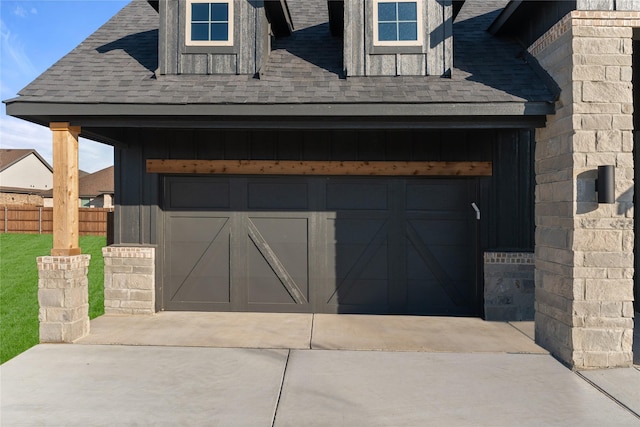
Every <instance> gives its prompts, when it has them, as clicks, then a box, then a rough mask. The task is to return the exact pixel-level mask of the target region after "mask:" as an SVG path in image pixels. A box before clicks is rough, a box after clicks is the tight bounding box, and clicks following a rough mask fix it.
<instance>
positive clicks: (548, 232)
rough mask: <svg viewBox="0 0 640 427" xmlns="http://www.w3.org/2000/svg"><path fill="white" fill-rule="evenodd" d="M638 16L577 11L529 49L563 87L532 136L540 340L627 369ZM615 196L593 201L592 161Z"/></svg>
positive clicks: (567, 358)
mask: <svg viewBox="0 0 640 427" xmlns="http://www.w3.org/2000/svg"><path fill="white" fill-rule="evenodd" d="M638 26H640V12H638V11H632V12H616V11H608V12H606V13H605V12H597V11H574V12H571V13H569V14H568V15H567V16H565V17H564V18H563V19H562V20H561V21H560V22H558V24H556V25H555V26H554V27H553V28H551V29H550V30H549V31H548V32H547V33H546V34H545V35H543V36H542V37H541V38H540V39H539V40H537V41H536V42H535V43H534V44H533V45H532V46H531V47H529V52H530V53H531V54H532V55H534V56H535V57H536V58H537V60H538V62H539V63H540V64H541V65H542V66H543V67H544V68H545V69H546V70H547V72H548V73H549V74H550V75H551V77H552V78H553V79H554V80H555V81H556V82H557V83H558V85H559V86H560V87H561V90H562V91H561V95H560V99H559V100H558V104H557V107H558V114H556V115H555V116H548V118H547V119H548V120H547V127H546V128H544V129H539V130H538V131H537V134H536V140H537V141H536V144H537V145H536V159H535V160H536V183H537V189H536V209H535V211H536V212H535V217H536V218H535V221H536V255H535V266H536V271H535V296H536V303H535V311H536V312H535V321H536V341H537V343H538V344H540V345H542V346H543V347H545V348H546V349H547V350H549V351H551V352H552V353H553V354H554V355H555V356H556V357H558V358H559V359H560V360H562V361H564V362H565V363H566V364H567V365H569V366H571V367H572V368H576V369H592V368H609V367H624V366H630V365H631V363H632V359H633V356H632V339H631V337H632V336H633V310H632V309H631V307H632V302H633V273H634V259H633V240H634V234H633V200H632V196H633V185H634V182H633V176H634V171H633V90H632V84H631V75H632V70H631V64H632V56H631V55H632V49H631V45H632V38H633V27H638ZM605 164H610V165H614V166H615V171H616V172H615V173H616V189H615V192H616V200H615V203H614V204H612V205H603V204H598V203H597V198H596V193H595V185H594V182H595V179H596V175H597V173H596V170H597V167H598V166H601V165H605Z"/></svg>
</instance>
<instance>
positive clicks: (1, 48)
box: [0, 19, 38, 76]
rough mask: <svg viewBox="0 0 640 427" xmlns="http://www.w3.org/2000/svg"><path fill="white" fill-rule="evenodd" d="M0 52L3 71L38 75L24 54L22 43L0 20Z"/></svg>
mask: <svg viewBox="0 0 640 427" xmlns="http://www.w3.org/2000/svg"><path fill="white" fill-rule="evenodd" d="M0 52H2V60H3V62H4V65H3V69H5V70H6V69H11V68H14V69H15V70H16V71H18V72H20V73H22V74H23V75H28V76H36V75H38V71H37V69H36V67H35V66H34V65H33V63H32V62H31V60H30V59H29V57H28V56H27V54H26V53H25V50H24V43H22V41H21V40H20V38H19V37H18V36H17V35H15V34H13V33H12V32H11V29H10V28H9V27H8V26H7V25H6V24H5V23H4V21H3V20H2V19H0ZM7 61H10V62H7Z"/></svg>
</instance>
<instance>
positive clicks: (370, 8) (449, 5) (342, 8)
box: [329, 0, 462, 77]
mask: <svg viewBox="0 0 640 427" xmlns="http://www.w3.org/2000/svg"><path fill="white" fill-rule="evenodd" d="M461 5H462V2H461V1H459V0H456V1H455V11H456V12H457V11H458V10H459V8H460V6H461ZM341 12H342V13H341ZM329 16H330V20H331V29H332V32H333V33H334V35H338V33H339V31H340V27H341V25H340V22H339V20H340V19H341V18H342V19H343V23H342V24H343V25H342V27H343V34H342V35H343V37H344V68H345V73H346V75H347V76H426V75H434V76H445V77H446V76H450V74H451V68H452V66H453V18H454V1H453V0H396V1H390V0H329Z"/></svg>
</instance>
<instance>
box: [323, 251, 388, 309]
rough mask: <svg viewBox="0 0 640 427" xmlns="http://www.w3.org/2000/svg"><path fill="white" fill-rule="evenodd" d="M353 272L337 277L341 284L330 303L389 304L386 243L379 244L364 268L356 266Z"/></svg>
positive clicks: (356, 304) (352, 304) (381, 305)
mask: <svg viewBox="0 0 640 427" xmlns="http://www.w3.org/2000/svg"><path fill="white" fill-rule="evenodd" d="M351 273H352V274H350V275H348V276H347V277H345V278H344V279H342V280H340V279H341V278H337V279H338V283H339V285H338V287H337V289H336V290H335V292H334V293H333V295H332V297H331V299H330V300H329V301H328V302H329V304H333V305H338V306H340V305H345V304H346V305H350V306H354V305H355V306H378V307H385V308H386V307H387V306H388V303H389V297H388V287H389V284H388V275H389V272H388V269H387V248H386V245H380V246H378V247H377V248H376V250H375V251H374V252H373V256H371V257H370V258H368V259H367V260H366V262H363V263H362V268H359V266H356V268H354V269H352V270H351Z"/></svg>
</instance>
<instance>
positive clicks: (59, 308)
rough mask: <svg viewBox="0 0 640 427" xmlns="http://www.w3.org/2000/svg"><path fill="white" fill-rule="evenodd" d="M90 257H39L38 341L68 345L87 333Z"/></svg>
mask: <svg viewBox="0 0 640 427" xmlns="http://www.w3.org/2000/svg"><path fill="white" fill-rule="evenodd" d="M90 259H91V255H73V256H43V257H38V259H37V263H38V302H39V303H40V314H39V319H40V342H43V343H63V342H64V343H70V342H73V341H75V340H77V339H79V338H82V337H84V336H85V335H87V334H88V333H89V279H88V278H87V272H88V270H89V261H90Z"/></svg>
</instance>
